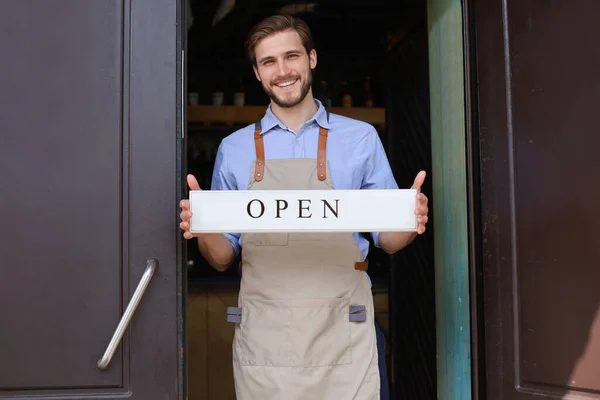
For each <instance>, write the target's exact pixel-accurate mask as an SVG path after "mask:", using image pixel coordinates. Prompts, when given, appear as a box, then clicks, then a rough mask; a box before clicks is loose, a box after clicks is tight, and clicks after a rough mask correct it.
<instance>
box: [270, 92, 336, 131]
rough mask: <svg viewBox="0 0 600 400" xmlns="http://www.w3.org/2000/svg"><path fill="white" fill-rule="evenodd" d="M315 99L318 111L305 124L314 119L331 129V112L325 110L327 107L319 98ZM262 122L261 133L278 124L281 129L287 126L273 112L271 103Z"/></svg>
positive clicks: (321, 125) (320, 124)
mask: <svg viewBox="0 0 600 400" xmlns="http://www.w3.org/2000/svg"><path fill="white" fill-rule="evenodd" d="M314 101H315V103H316V104H317V107H318V108H317V112H316V113H315V115H313V116H312V117H311V118H310V119H309V120H308V121H306V123H305V124H309V123H311V122H313V121H314V122H316V123H317V124H318V125H319V126H320V127H322V128H325V129H329V112H328V111H327V110H325V107H324V106H323V104H322V103H321V102H320V101H319V100H317V99H314ZM260 124H261V129H262V130H261V134H265V133H267V132H268V131H270V130H271V129H273V128H275V127H276V126H279V127H280V128H281V129H285V128H286V126H285V125H284V124H283V123H282V122H281V121H280V120H279V118H277V116H276V115H275V114H273V111H272V110H271V104H269V107H267V112H266V113H265V115H264V117H262V119H261V120H260Z"/></svg>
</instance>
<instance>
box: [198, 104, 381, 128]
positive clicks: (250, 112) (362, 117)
mask: <svg viewBox="0 0 600 400" xmlns="http://www.w3.org/2000/svg"><path fill="white" fill-rule="evenodd" d="M266 109H267V108H266V107H265V106H243V107H238V106H211V105H193V106H188V110H187V120H188V122H192V123H203V124H211V123H225V124H252V123H254V122H256V121H258V120H259V119H261V118H262V117H263V116H264V114H265V111H266ZM327 109H328V110H329V112H330V113H332V114H338V115H343V116H345V117H348V118H354V119H357V120H359V121H364V122H367V123H369V124H372V125H378V126H385V108H381V107H375V108H362V107H352V108H346V107H328V108H327Z"/></svg>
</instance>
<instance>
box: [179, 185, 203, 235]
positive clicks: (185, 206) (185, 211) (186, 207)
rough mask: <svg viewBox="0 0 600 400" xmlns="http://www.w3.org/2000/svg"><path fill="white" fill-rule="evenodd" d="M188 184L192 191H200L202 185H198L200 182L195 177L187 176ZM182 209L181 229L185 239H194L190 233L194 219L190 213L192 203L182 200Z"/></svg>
mask: <svg viewBox="0 0 600 400" xmlns="http://www.w3.org/2000/svg"><path fill="white" fill-rule="evenodd" d="M187 183H188V186H189V187H190V190H200V185H199V184H198V180H196V178H195V177H194V175H188V176H187ZM179 205H180V207H181V214H180V217H181V223H179V227H180V228H181V230H182V231H184V233H183V237H184V238H186V239H192V238H193V237H194V234H193V233H192V232H190V219H191V218H192V211H190V201H189V200H187V199H184V200H181V203H179Z"/></svg>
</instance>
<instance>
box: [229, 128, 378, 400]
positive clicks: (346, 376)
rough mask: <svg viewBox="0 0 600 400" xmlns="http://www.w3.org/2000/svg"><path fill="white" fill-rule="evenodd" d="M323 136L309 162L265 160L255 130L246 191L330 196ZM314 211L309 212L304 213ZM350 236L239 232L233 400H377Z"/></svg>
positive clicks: (369, 313) (365, 302)
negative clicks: (321, 192) (324, 193)
mask: <svg viewBox="0 0 600 400" xmlns="http://www.w3.org/2000/svg"><path fill="white" fill-rule="evenodd" d="M327 134H328V132H327V130H326V129H324V128H320V130H319V145H318V146H319V148H318V155H317V159H316V160H315V159H305V158H303V159H277V160H269V161H268V162H265V155H264V145H263V138H262V135H261V127H260V123H259V122H258V123H256V125H255V133H254V138H255V144H256V160H255V161H254V162H253V164H252V174H251V178H250V182H249V185H248V189H249V190H324V189H330V190H333V189H334V187H333V183H332V181H331V173H330V169H329V164H328V163H327V161H326V145H327ZM313 212H315V211H313ZM365 264H366V263H365V262H363V260H362V254H361V252H360V249H359V248H358V246H357V244H356V242H355V240H354V238H353V236H352V234H351V233H349V232H342V233H329V232H325V233H246V234H242V279H241V286H240V293H239V299H238V307H230V308H229V309H228V316H227V319H228V320H229V321H230V322H234V323H237V325H236V327H235V335H234V341H233V349H232V350H233V372H234V380H235V390H236V396H237V399H238V400H271V399H282V400H283V399H285V400H320V399H323V400H350V399H355V400H376V399H377V400H378V399H379V391H380V387H379V386H380V380H379V369H378V358H377V343H376V334H375V321H374V319H373V318H374V311H373V297H372V293H371V287H370V284H369V281H368V278H367V276H366V274H365V272H364V269H365V267H364V266H365Z"/></svg>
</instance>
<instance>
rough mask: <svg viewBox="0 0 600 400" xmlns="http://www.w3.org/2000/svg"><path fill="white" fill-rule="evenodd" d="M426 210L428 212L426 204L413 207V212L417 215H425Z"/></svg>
mask: <svg viewBox="0 0 600 400" xmlns="http://www.w3.org/2000/svg"><path fill="white" fill-rule="evenodd" d="M428 212H429V207H427V206H421V207H417V208H415V214H417V215H427V213H428Z"/></svg>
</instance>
